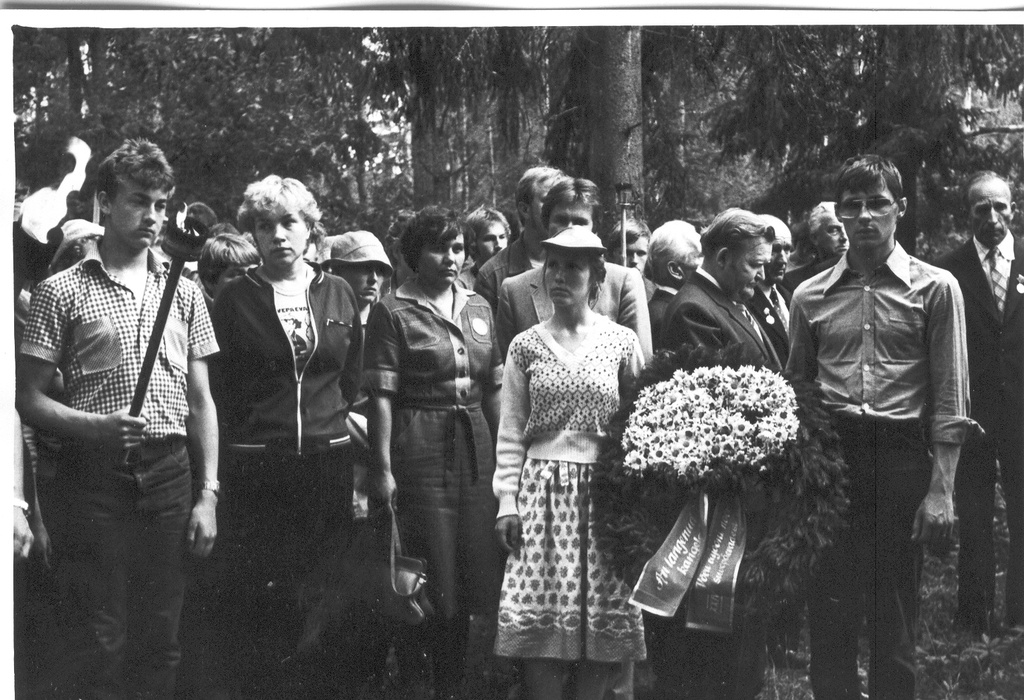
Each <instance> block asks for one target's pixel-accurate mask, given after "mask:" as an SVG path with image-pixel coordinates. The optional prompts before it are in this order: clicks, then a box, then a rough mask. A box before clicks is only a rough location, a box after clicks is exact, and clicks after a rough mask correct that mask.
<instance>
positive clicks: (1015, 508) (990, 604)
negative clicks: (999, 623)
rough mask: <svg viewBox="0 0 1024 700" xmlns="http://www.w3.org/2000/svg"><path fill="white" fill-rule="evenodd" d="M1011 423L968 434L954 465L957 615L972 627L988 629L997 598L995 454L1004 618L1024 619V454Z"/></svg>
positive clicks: (1014, 621)
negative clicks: (1005, 540)
mask: <svg viewBox="0 0 1024 700" xmlns="http://www.w3.org/2000/svg"><path fill="white" fill-rule="evenodd" d="M1013 427H1014V426H1006V427H1005V428H1004V429H1002V430H1000V426H994V427H993V426H990V428H989V431H988V433H987V434H986V435H984V436H977V435H975V436H972V437H971V439H969V440H968V441H967V443H966V444H965V445H964V448H963V450H962V451H961V453H960V462H959V463H958V464H957V470H956V511H957V517H958V518H959V521H960V524H959V530H960V555H959V558H958V561H957V576H958V579H959V586H958V591H957V620H958V622H959V623H960V624H962V625H964V626H965V627H967V628H968V629H970V630H972V631H974V632H979V633H980V632H988V631H990V630H991V625H992V623H993V622H994V620H993V619H992V616H993V611H994V601H995V585H996V584H995V551H994V549H995V548H994V543H993V524H992V522H993V518H994V516H995V480H996V459H997V458H998V460H999V473H1000V476H1001V480H1002V484H1003V497H1004V499H1005V501H1006V523H1007V529H1008V530H1009V532H1010V549H1009V552H1010V554H1009V557H1008V561H1007V573H1006V623H1007V624H1008V625H1011V626H1012V625H1018V624H1022V623H1024V556H1021V555H1020V554H1019V553H1020V552H1024V455H1022V448H1021V444H1020V443H1021V438H1020V436H1019V435H1013V434H1012V430H1013ZM1018 430H1019V428H1018Z"/></svg>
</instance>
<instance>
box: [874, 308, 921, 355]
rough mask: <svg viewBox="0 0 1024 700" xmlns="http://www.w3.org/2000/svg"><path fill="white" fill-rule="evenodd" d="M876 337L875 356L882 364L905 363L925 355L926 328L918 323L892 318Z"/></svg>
mask: <svg viewBox="0 0 1024 700" xmlns="http://www.w3.org/2000/svg"><path fill="white" fill-rule="evenodd" d="M878 330H879V331H880V333H879V334H878V335H876V336H875V355H876V357H878V359H879V360H880V361H882V362H891V363H904V362H914V361H917V360H919V359H920V358H921V357H922V356H923V354H924V352H925V351H924V347H925V342H924V327H923V325H922V324H920V323H918V322H916V321H907V320H905V319H897V318H890V319H889V320H888V321H887V322H886V324H885V326H884V327H882V328H879V329H878Z"/></svg>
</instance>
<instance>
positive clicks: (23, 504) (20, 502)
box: [14, 496, 28, 515]
mask: <svg viewBox="0 0 1024 700" xmlns="http://www.w3.org/2000/svg"><path fill="white" fill-rule="evenodd" d="M14 507H15V508H20V509H21V511H22V512H23V513H24V514H25V515H28V501H26V500H25V499H24V498H18V497H17V496H15V497H14Z"/></svg>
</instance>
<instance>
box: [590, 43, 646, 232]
mask: <svg viewBox="0 0 1024 700" xmlns="http://www.w3.org/2000/svg"><path fill="white" fill-rule="evenodd" d="M583 31H584V32H586V38H587V39H588V48H589V50H590V56H591V59H592V62H591V74H590V76H589V80H588V97H587V117H588V120H589V122H590V124H591V134H590V139H589V141H590V149H589V170H590V176H591V179H593V180H594V182H596V183H597V186H598V187H599V188H600V190H601V201H602V203H603V204H604V208H605V212H606V213H607V214H614V213H615V207H614V204H615V185H616V184H617V183H629V184H631V185H632V186H633V193H634V196H635V198H636V200H637V201H643V197H642V189H643V180H642V176H643V164H644V163H643V126H642V124H643V117H642V113H641V98H640V28H639V27H592V28H587V29H584V30H583ZM606 227H607V224H606Z"/></svg>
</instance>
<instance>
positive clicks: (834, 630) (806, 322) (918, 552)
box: [787, 155, 971, 700]
mask: <svg viewBox="0 0 1024 700" xmlns="http://www.w3.org/2000/svg"><path fill="white" fill-rule="evenodd" d="M835 191H836V213H837V214H838V216H839V218H840V220H841V221H842V222H843V227H844V229H845V231H846V235H847V237H848V238H849V241H850V249H849V250H848V251H847V252H846V254H845V255H844V256H843V257H842V258H840V260H839V262H838V263H836V265H835V267H833V268H831V269H830V270H826V271H824V272H821V273H819V274H818V275H816V276H814V277H812V278H811V279H810V280H808V281H807V282H805V283H803V284H802V285H801V286H800V287H799V288H797V290H796V293H795V294H794V295H793V304H792V307H791V309H790V313H791V319H790V337H791V342H792V346H791V349H790V356H789V363H788V365H787V371H788V372H789V373H790V375H792V377H793V378H795V379H802V380H813V381H816V382H817V384H818V385H819V386H820V388H821V390H822V393H823V395H824V400H825V405H826V406H827V407H828V408H829V409H830V410H831V412H832V413H833V422H834V425H835V427H836V429H837V431H838V433H839V437H840V444H841V445H842V449H843V457H844V459H845V460H846V464H847V467H848V475H849V486H848V495H849V497H850V508H849V511H848V513H847V520H848V522H849V525H850V527H849V528H847V529H845V530H844V531H842V532H840V533H837V534H836V535H835V540H834V542H833V544H832V546H831V547H830V548H828V549H827V550H825V551H824V552H823V554H822V560H821V561H820V563H819V565H818V567H817V569H816V573H815V578H814V580H813V582H812V585H811V587H810V591H809V595H808V610H809V613H810V614H809V620H810V630H811V674H810V675H811V686H812V688H813V690H814V697H815V699H816V700H833V699H840V698H841V699H844V700H846V699H851V698H858V699H859V698H860V697H861V688H860V679H859V676H858V672H857V653H858V644H857V640H858V636H859V633H860V629H861V624H862V622H863V621H864V618H865V617H866V618H867V624H868V632H869V638H870V645H871V669H870V673H869V675H868V685H869V689H868V690H869V693H870V696H871V697H872V698H881V697H884V698H891V699H893V700H911V699H912V698H913V697H914V671H915V661H914V647H915V636H916V628H917V615H918V608H917V605H918V603H917V600H918V586H919V584H920V571H921V564H922V561H923V547H922V545H923V544H929V545H930V546H932V547H933V548H934V549H935V550H936V551H942V550H948V548H949V546H950V544H951V537H952V533H953V481H954V474H955V471H956V463H957V458H958V456H959V454H960V446H961V444H963V442H964V437H965V434H966V432H967V429H968V427H969V426H970V425H971V421H970V419H969V418H968V417H967V414H968V406H969V401H968V377H967V346H966V342H965V339H964V333H965V329H966V327H965V319H964V302H963V296H962V295H961V293H960V287H959V285H958V284H957V283H956V280H955V279H954V278H953V276H952V275H951V274H950V273H949V272H948V271H946V270H941V269H939V268H936V267H933V266H931V265H927V264H925V263H923V262H921V261H920V260H917V259H916V258H913V257H911V256H910V255H908V254H907V252H906V251H905V250H904V249H903V247H902V246H900V244H899V243H897V242H896V240H895V234H896V223H897V221H899V219H900V218H901V217H902V216H903V214H904V212H905V211H906V207H907V201H906V199H905V198H904V197H903V185H902V180H901V178H900V174H899V171H898V170H897V169H896V167H895V166H894V165H893V164H892V162H890V161H888V160H886V159H885V158H882V157H880V156H876V155H865V156H860V157H857V158H851V159H850V160H848V161H847V162H846V163H844V164H843V166H842V168H841V169H840V171H839V174H838V177H837V180H836V187H835Z"/></svg>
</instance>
